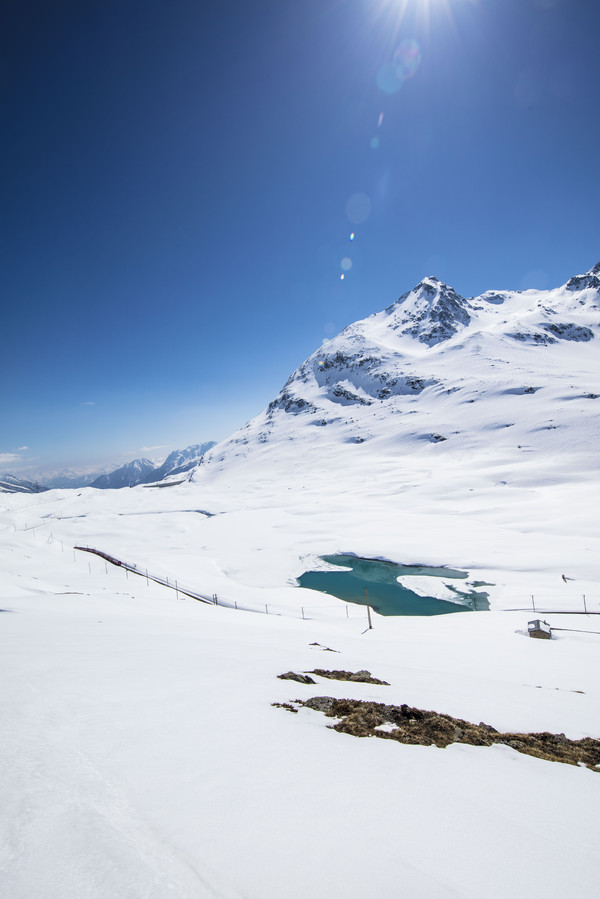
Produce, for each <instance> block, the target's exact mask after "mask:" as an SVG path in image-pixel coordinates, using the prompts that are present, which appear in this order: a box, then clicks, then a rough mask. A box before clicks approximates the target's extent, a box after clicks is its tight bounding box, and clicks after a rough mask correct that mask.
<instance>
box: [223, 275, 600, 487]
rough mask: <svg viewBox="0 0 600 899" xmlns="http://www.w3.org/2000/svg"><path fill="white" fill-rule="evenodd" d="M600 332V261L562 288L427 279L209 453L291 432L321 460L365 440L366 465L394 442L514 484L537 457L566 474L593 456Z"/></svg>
mask: <svg viewBox="0 0 600 899" xmlns="http://www.w3.org/2000/svg"><path fill="white" fill-rule="evenodd" d="M598 338H600V263H598V265H595V266H594V267H593V268H592V269H590V271H589V272H587V273H585V274H584V275H579V276H575V277H573V278H571V279H570V280H569V281H568V282H567V283H566V284H565V285H563V286H562V287H559V288H557V289H555V290H548V291H535V290H527V291H524V292H520V291H493V290H490V291H487V292H486V293H484V294H482V296H480V297H475V298H470V299H465V298H463V297H461V296H460V295H459V294H457V293H456V291H454V290H453V289H452V288H451V287H448V286H447V285H445V284H442V283H441V282H440V281H438V280H437V279H436V278H433V277H430V278H425V279H424V280H423V281H422V282H421V283H420V284H418V285H417V286H416V287H415V288H414V289H413V290H411V291H409V292H408V293H405V294H403V295H402V296H401V297H400V299H399V300H397V301H396V302H395V303H393V304H392V305H391V306H389V307H388V308H387V309H385V310H384V311H383V312H379V313H375V314H373V315H371V316H370V317H369V318H367V319H365V320H364V321H360V322H356V323H355V324H352V325H350V326H348V327H347V328H345V329H344V330H343V331H342V332H341V333H340V334H338V335H337V336H336V337H334V338H333V339H332V340H329V341H326V342H325V343H324V344H323V345H322V346H321V347H320V348H319V349H318V350H317V351H316V352H315V353H313V354H312V355H311V356H310V357H309V358H308V359H307V360H306V361H305V362H303V363H302V365H300V366H299V367H298V368H297V369H296V371H295V372H294V373H293V374H292V375H291V376H290V378H289V380H288V381H287V383H286V384H285V386H284V387H283V389H282V390H281V391H280V393H279V394H278V396H277V397H275V399H274V400H273V401H272V402H271V403H270V404H269V406H268V407H267V409H266V410H265V411H264V412H263V413H262V414H261V415H259V416H258V417H257V418H255V419H254V420H253V421H251V422H250V423H248V424H247V425H246V426H245V428H243V429H242V430H241V431H239V432H237V433H236V434H234V435H233V436H232V437H231V438H230V439H229V440H227V441H225V442H224V443H223V444H220V445H218V446H217V447H215V448H214V450H213V451H212V453H211V454H209V455H208V457H207V461H210V459H211V458H212V459H213V460H215V461H227V462H229V461H230V460H231V459H232V458H236V457H237V458H245V457H248V456H249V455H250V454H252V453H256V452H257V451H259V450H260V449H261V447H273V446H274V445H279V446H282V444H284V443H289V441H290V440H292V441H293V444H292V445H290V446H288V448H287V450H286V454H287V455H288V456H290V457H291V456H293V455H294V454H301V455H302V456H303V457H304V458H306V454H308V457H309V458H310V459H311V462H312V460H314V461H316V459H318V457H319V453H320V451H321V448H322V450H323V454H324V455H326V454H327V453H329V452H330V449H331V446H332V445H335V444H340V445H342V444H364V448H363V450H362V455H363V458H364V466H363V469H364V470H365V471H366V469H367V468H368V466H369V461H368V459H369V457H370V456H379V457H381V456H385V455H392V454H393V455H394V456H397V457H401V458H402V459H403V460H405V457H407V456H408V457H410V456H412V457H414V458H415V459H416V458H417V457H418V458H419V459H427V460H428V461H430V464H431V465H432V467H437V466H439V467H444V466H445V465H446V464H447V463H449V462H454V461H455V460H457V459H459V458H460V457H464V459H465V460H469V461H468V462H467V464H468V465H470V466H473V465H474V464H475V465H484V466H486V467H487V468H489V472H490V478H493V477H497V478H499V479H501V480H504V481H506V482H507V483H511V478H512V477H513V476H514V474H517V473H518V474H517V476H518V479H519V483H523V482H524V480H526V479H527V478H528V477H531V478H532V480H537V479H538V478H539V473H540V468H542V469H544V471H546V472H547V474H548V476H549V477H555V478H557V479H559V480H560V479H565V478H567V479H568V478H569V477H570V476H571V473H572V470H573V469H577V470H578V471H580V470H581V468H582V467H583V468H586V467H589V466H592V465H595V461H596V446H597V443H596V441H597V438H598V436H599V434H600V366H599V365H598V358H599V349H598V347H599V346H600V341H599V339H598ZM298 443H300V444H301V448H300V447H299V446H298ZM282 451H283V448H282ZM267 455H269V458H270V457H271V455H272V454H269V453H267ZM403 464H405V462H404V461H403ZM527 472H531V475H528V474H527Z"/></svg>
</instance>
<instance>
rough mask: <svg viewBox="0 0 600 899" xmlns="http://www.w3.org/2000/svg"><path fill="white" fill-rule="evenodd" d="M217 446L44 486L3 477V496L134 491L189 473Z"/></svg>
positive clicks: (66, 476)
mask: <svg viewBox="0 0 600 899" xmlns="http://www.w3.org/2000/svg"><path fill="white" fill-rule="evenodd" d="M214 445H215V442H214V440H213V441H208V442H207V443H200V444H198V443H196V444H194V445H192V446H188V447H186V449H182V450H174V451H173V452H172V453H170V454H169V455H168V456H167V458H166V459H165V461H164V462H163V463H162V464H161V465H158V466H157V465H156V464H155V463H154V462H152V461H150V459H134V460H133V461H132V462H128V463H127V464H126V465H122V466H121V467H120V468H117V469H116V470H115V471H111V472H108V473H107V474H101V475H98V474H84V475H82V474H79V473H77V472H64V473H62V474H58V475H54V476H53V477H51V478H48V479H47V481H46V482H45V483H44V484H40V483H38V482H37V481H36V482H33V481H29V480H26V479H25V478H19V477H17V476H15V475H11V474H5V475H0V493H40V492H41V491H44V490H51V489H80V488H82V487H95V488H96V489H99V490H112V489H118V488H120V487H135V486H137V485H138V484H152V483H155V482H158V481H163V480H164V479H165V478H168V477H171V476H176V475H179V474H183V473H184V472H187V471H189V470H190V469H191V468H193V467H195V466H196V465H197V464H198V462H199V461H200V459H201V458H202V456H203V454H204V453H205V452H206V451H207V450H209V449H211V447H213V446H214Z"/></svg>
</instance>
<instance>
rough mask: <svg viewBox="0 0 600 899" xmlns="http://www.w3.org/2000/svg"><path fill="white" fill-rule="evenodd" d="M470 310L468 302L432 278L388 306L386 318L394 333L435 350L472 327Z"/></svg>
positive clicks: (423, 281) (429, 277) (424, 279)
mask: <svg viewBox="0 0 600 899" xmlns="http://www.w3.org/2000/svg"><path fill="white" fill-rule="evenodd" d="M469 308H470V304H469V301H468V300H466V299H465V298H464V297H461V296H460V294H458V293H457V292H456V291H455V290H454V289H453V288H452V287H449V286H448V285H447V284H444V283H443V281H440V280H439V279H438V278H435V277H433V276H431V275H430V276H428V277H427V278H423V280H422V281H420V282H419V283H418V284H417V286H416V287H414V288H413V289H412V290H410V291H408V293H405V294H403V295H402V296H401V297H400V299H398V300H396V302H395V303H393V304H392V305H391V306H388V308H387V309H386V310H385V314H386V315H387V316H388V317H389V321H388V326H389V327H390V328H391V329H392V330H394V331H397V332H399V333H400V334H406V335H409V336H410V337H414V338H416V339H417V340H419V341H420V342H421V343H424V344H426V345H427V346H435V344H438V343H441V342H442V341H444V340H448V339H449V338H451V337H453V336H454V335H455V334H456V333H457V332H458V331H459V330H460V329H461V328H463V327H466V326H467V325H468V324H469V322H470V320H471V316H470V314H469Z"/></svg>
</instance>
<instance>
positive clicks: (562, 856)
mask: <svg viewBox="0 0 600 899" xmlns="http://www.w3.org/2000/svg"><path fill="white" fill-rule="evenodd" d="M596 269H597V267H596ZM597 275H598V272H597V271H595V270H592V271H591V272H589V273H586V275H584V276H578V277H577V278H575V279H571V281H570V282H568V284H567V285H565V286H564V287H562V288H560V289H558V290H556V291H552V292H548V293H546V294H543V295H542V294H540V293H533V292H529V291H528V292H526V293H523V294H516V293H511V294H509V293H502V294H498V293H495V294H493V293H488V294H484V295H483V297H480V298H478V299H476V300H475V299H470V300H464V299H462V298H460V297H459V296H458V294H455V293H454V292H453V291H451V290H450V289H449V288H446V287H445V286H443V285H441V284H440V283H439V282H436V281H435V280H433V279H426V281H425V282H423V283H422V284H421V285H420V286H419V287H418V288H416V289H415V291H411V292H410V293H409V294H407V295H405V297H403V298H401V300H400V301H399V302H398V303H397V304H394V305H393V306H391V307H389V309H387V310H385V311H384V312H382V313H378V314H376V315H374V316H371V318H369V319H367V320H366V321H365V322H362V323H357V324H356V325H352V326H350V327H349V328H348V329H346V330H345V331H344V332H342V334H341V335H338V337H337V338H334V340H333V341H331V342H329V343H328V344H326V345H324V347H322V348H321V349H320V350H319V351H318V352H317V353H316V354H314V356H312V357H310V359H309V360H307V361H306V362H305V363H304V364H303V365H301V366H300V368H299V369H297V371H296V372H295V373H294V374H293V375H292V377H291V378H290V380H289V381H288V384H287V385H286V386H285V388H284V389H283V391H282V392H281V393H280V395H279V396H278V397H277V398H276V399H275V400H274V402H273V403H272V404H271V405H270V407H269V408H268V409H267V410H265V412H264V413H262V414H261V415H260V416H258V418H257V419H255V420H254V421H253V422H251V423H249V425H248V426H247V427H246V428H244V429H242V430H241V431H240V432H237V433H236V434H235V435H232V437H231V438H230V439H229V440H228V441H224V442H223V443H222V444H220V445H218V446H216V447H214V448H213V450H212V451H211V452H210V453H209V454H208V457H207V456H205V457H204V461H203V462H202V463H201V464H200V465H199V466H198V467H197V468H195V469H194V470H193V471H191V472H189V473H188V475H187V477H188V480H187V482H185V483H175V484H174V485H173V486H168V485H169V483H170V482H169V481H165V482H161V484H162V486H156V487H152V486H139V487H135V488H133V489H131V490H122V491H97V490H92V489H89V488H88V489H83V490H81V491H78V492H77V493H76V492H74V491H72V490H64V491H59V490H53V491H49V492H46V493H42V494H36V495H27V494H6V495H2V497H1V498H0V609H2V610H3V611H1V612H0V639H1V641H2V650H1V652H0V666H1V675H2V676H1V677H0V703H1V709H0V714H1V715H2V720H3V722H4V725H5V726H4V727H3V729H2V733H1V735H0V741H1V745H0V767H1V772H0V809H1V810H2V811H1V812H0V827H1V828H2V840H1V845H2V847H3V848H2V850H0V870H1V871H2V875H3V882H4V886H3V890H4V891H5V894H6V895H7V896H10V897H11V899H13V897H15V899H31V897H44V899H71V897H73V899H75V897H77V899H79V897H81V896H89V897H92V899H109V897H110V899H112V897H114V896H119V897H125V899H142V897H144V899H146V897H161V899H162V897H166V896H174V897H175V896H176V897H188V896H189V897H203V896H219V897H241V896H243V897H249V899H271V897H273V899H275V897H277V899H279V897H281V896H286V897H292V899H294V897H298V899H300V897H305V896H313V897H316V899H320V897H323V899H325V897H340V899H342V897H343V899H346V897H352V899H355V897H357V899H362V897H365V899H366V897H371V896H372V895H377V894H381V895H386V896H399V897H407V899H408V897H410V899H413V897H417V899H430V897H464V899H479V897H486V899H488V897H498V899H500V897H502V899H504V897H506V896H519V895H522V896H527V897H540V899H541V897H544V899H548V897H550V899H552V897H559V896H560V897H562V896H564V895H565V894H566V893H569V894H570V895H576V896H581V897H592V896H595V895H596V892H597V877H596V872H597V869H598V862H599V860H600V859H599V855H600V850H599V849H598V845H597V839H596V836H595V818H596V811H595V810H596V804H597V794H598V792H599V790H600V778H599V777H598V775H597V773H595V772H593V771H590V770H588V769H584V768H578V767H571V766H567V765H562V764H558V763H553V762H546V761H542V760H540V759H536V758H532V757H529V756H525V755H522V754H519V753H518V752H516V751H515V750H514V749H511V748H510V747H508V746H500V745H497V746H494V747H491V748H478V747H472V746H466V745H463V744H459V743H456V744H453V745H451V746H450V747H448V748H447V749H437V748H436V747H423V746H404V745H399V744H397V743H394V742H392V741H384V740H377V739H357V738H355V737H351V736H348V735H343V734H338V733H336V732H334V731H332V730H329V729H328V728H327V724H328V723H329V722H328V720H327V719H325V718H324V717H323V716H321V715H320V714H319V713H318V712H315V711H312V710H309V709H301V710H300V711H299V712H298V713H297V714H291V713H290V712H288V711H286V710H285V709H282V708H275V707H273V706H272V705H271V703H273V702H280V703H285V702H288V701H290V700H294V699H297V698H308V697H309V696H315V695H334V696H340V697H343V696H351V697H353V698H363V699H372V700H375V701H380V702H386V703H393V704H401V703H407V704H409V705H414V706H418V707H421V708H425V709H435V710H437V711H439V712H445V713H448V714H451V715H455V716H457V717H462V718H465V719H467V720H470V721H473V722H475V723H479V722H480V721H483V722H486V723H488V724H490V725H492V726H493V727H495V728H497V729H498V730H502V731H533V732H536V731H549V732H552V733H557V734H560V733H564V734H565V735H566V736H567V737H569V738H572V739H579V738H581V737H584V736H592V737H596V738H598V737H600V732H599V731H598V716H597V710H598V700H599V692H600V675H599V673H598V672H599V671H600V666H599V665H598V657H599V651H600V642H599V641H600V634H598V632H600V614H598V613H600V588H599V585H600V574H599V571H598V559H599V558H600V540H599V534H598V521H597V508H598V499H599V497H598V489H597V430H596V429H597V415H598V413H597V411H596V410H597V409H598V405H597V403H598V401H597V399H595V398H594V397H595V395H596V394H598V393H600V386H599V385H598V365H597V351H596V341H597V339H598V319H597V315H598V310H597V308H596V307H597V305H598V284H596V280H597ZM595 279H596V280H595ZM546 326H547V327H546ZM554 326H556V327H554ZM585 329H587V330H585ZM588 331H589V332H590V333H591V334H592V335H593V336H592V337H589V335H588ZM536 334H537V335H538V337H537V338H536V336H535V335H536ZM515 335H517V336H515ZM519 335H525V337H524V338H523V337H522V336H519ZM574 336H575V337H577V339H573V337H574ZM342 357H343V358H342ZM364 359H368V362H363V360H364ZM361 362H363V364H361ZM319 363H323V364H322V365H321V364H319ZM531 388H533V390H532V389H531ZM387 390H389V393H386V392H385V391H387ZM379 392H382V393H383V395H382V396H379V395H378V393H379ZM471 400H473V402H471ZM312 407H314V408H312ZM322 421H325V422H326V424H322ZM550 425H552V427H550ZM436 435H437V436H439V437H440V438H441V437H444V438H446V439H444V440H442V439H437V437H436ZM177 480H180V479H179V478H178V479H177ZM88 545H89V546H91V547H95V548H97V549H99V550H102V551H104V552H105V553H109V554H111V555H113V556H115V557H117V558H118V559H120V560H122V561H125V562H127V563H129V564H130V565H131V566H132V568H133V566H135V568H136V569H137V571H138V572H139V573H140V575H141V576H138V575H136V574H135V571H134V570H132V571H126V570H125V569H124V568H123V567H122V566H121V567H116V566H113V565H110V564H108V563H106V562H105V561H104V560H103V559H102V558H99V557H97V556H93V555H90V554H89V553H86V552H84V551H81V550H74V549H73V547H74V546H82V547H86V546H88ZM337 552H347V553H355V554H358V555H362V556H368V557H380V558H387V559H391V560H393V561H397V562H401V563H407V564H410V563H421V564H428V565H446V566H448V567H450V568H457V569H461V570H464V571H468V572H469V583H471V584H476V583H481V582H482V581H483V582H485V584H486V585H487V586H486V587H485V589H486V590H487V591H488V592H489V595H490V602H491V606H492V610H493V611H491V612H489V613H484V612H480V613H471V614H461V615H446V616H440V617H438V618H403V619H392V618H384V617H380V616H377V615H375V616H374V627H373V629H372V630H368V629H367V620H366V616H365V610H364V608H363V607H361V606H358V605H350V606H348V607H346V605H345V604H344V603H341V602H339V601H338V600H335V599H334V598H333V597H328V596H325V595H323V594H318V593H315V592H314V591H308V590H303V589H301V588H299V587H297V586H296V585H295V584H296V582H295V578H296V577H297V576H298V575H299V574H300V573H301V572H303V571H304V570H306V569H307V568H309V567H313V566H315V565H318V564H320V563H319V561H318V559H319V557H320V556H321V555H324V554H332V553H337ZM146 572H148V575H149V576H148V578H147V577H146ZM563 575H564V577H565V579H563ZM153 576H158V577H160V578H161V579H162V580H163V581H164V582H165V584H166V583H167V582H168V586H159V585H158V584H156V583H155V582H153V581H152V580H151V577H153ZM173 587H175V589H173ZM188 587H189V588H192V589H193V590H194V591H196V592H197V593H199V594H202V595H203V596H205V597H212V596H214V595H216V597H217V600H218V603H219V604H218V605H207V604H205V603H200V602H196V601H194V600H191V599H189V598H188V599H186V598H183V594H182V592H180V590H183V589H185V588H188ZM419 589H420V590H421V591H422V592H423V593H429V594H430V595H437V594H436V592H435V591H440V595H443V596H444V597H445V598H451V595H448V594H449V588H448V587H447V586H446V585H445V583H444V579H443V578H442V579H439V578H423V579H420V581H419ZM532 594H534V596H535V600H534V601H535V604H536V609H540V608H541V609H544V610H546V609H554V610H559V611H563V612H569V614H554V613H553V612H546V611H544V613H543V617H545V618H546V619H547V620H548V621H549V622H550V623H551V625H552V627H553V628H554V629H555V631H554V636H555V639H553V640H551V641H549V642H546V641H535V640H530V639H529V638H528V637H527V636H526V630H527V621H528V620H529V619H530V618H531V617H533V612H532V608H531V607H532V600H531V595H532ZM584 595H585V603H586V605H585V608H587V611H588V612H591V613H593V614H589V615H584V614H576V613H581V612H583V610H584V598H583V597H584ZM236 606H237V609H236ZM511 609H512V611H506V610H511ZM515 610H519V611H515ZM267 613H268V614H267ZM557 628H566V630H556V629H557ZM328 650H335V652H330V651H328ZM314 668H343V669H346V670H352V671H356V670H359V669H363V668H367V669H369V670H371V671H372V672H373V674H374V675H375V677H378V678H380V679H383V680H386V681H388V682H389V684H390V686H377V685H368V684H357V683H353V684H347V683H340V682H335V681H329V680H328V681H324V680H322V679H320V678H318V677H317V678H316V679H317V680H318V681H319V683H317V684H316V685H314V686H308V685H304V684H297V683H294V682H290V681H281V680H278V679H277V675H278V674H280V673H283V672H285V671H289V670H290V669H291V670H294V671H299V672H302V671H309V670H312V669H314Z"/></svg>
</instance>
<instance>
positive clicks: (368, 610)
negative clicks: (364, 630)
mask: <svg viewBox="0 0 600 899" xmlns="http://www.w3.org/2000/svg"><path fill="white" fill-rule="evenodd" d="M365 596H366V597H367V618H368V619H369V630H370V631H372V630H373V625H372V624H371V607H370V606H369V591H368V590H367V588H366V587H365Z"/></svg>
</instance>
